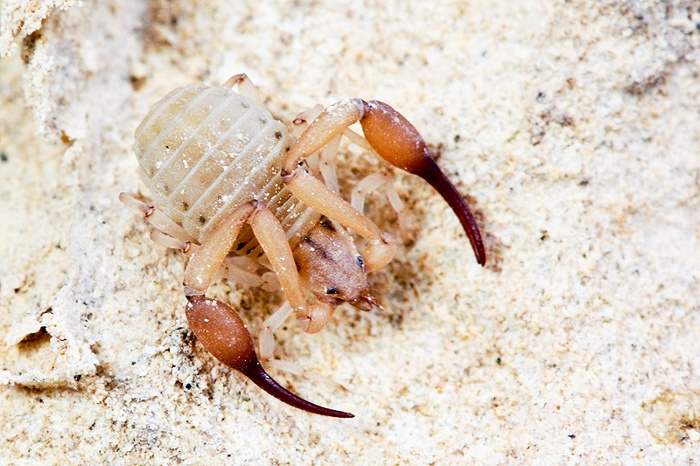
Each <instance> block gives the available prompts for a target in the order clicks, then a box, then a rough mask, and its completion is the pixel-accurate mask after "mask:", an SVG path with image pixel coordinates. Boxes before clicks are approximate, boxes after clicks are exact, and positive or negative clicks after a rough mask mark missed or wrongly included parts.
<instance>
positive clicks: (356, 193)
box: [350, 172, 408, 237]
mask: <svg viewBox="0 0 700 466" xmlns="http://www.w3.org/2000/svg"><path fill="white" fill-rule="evenodd" d="M381 187H384V192H385V193H386V197H387V199H388V200H389V205H391V208H392V209H394V212H396V216H397V217H398V220H399V231H400V232H401V235H402V236H403V237H405V236H406V232H407V231H408V228H407V227H406V218H405V216H404V205H403V202H401V198H399V195H398V194H397V193H396V190H395V189H394V184H393V183H392V182H391V178H390V177H389V175H387V174H386V173H384V172H377V173H372V174H371V175H369V176H367V177H365V178H363V179H362V180H360V182H359V183H357V184H356V185H355V187H354V188H353V189H352V192H351V194H350V203H351V204H352V206H353V207H354V208H355V209H357V211H358V212H363V213H364V208H365V196H366V195H367V194H370V193H371V192H372V191H375V190H376V189H379V188H381Z"/></svg>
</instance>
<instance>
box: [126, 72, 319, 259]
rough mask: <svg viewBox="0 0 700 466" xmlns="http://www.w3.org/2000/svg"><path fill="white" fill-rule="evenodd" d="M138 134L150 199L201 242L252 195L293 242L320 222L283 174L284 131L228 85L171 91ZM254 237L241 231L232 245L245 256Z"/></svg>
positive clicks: (140, 126)
mask: <svg viewBox="0 0 700 466" xmlns="http://www.w3.org/2000/svg"><path fill="white" fill-rule="evenodd" d="M135 138H136V143H135V145H134V150H135V152H136V156H137V158H138V160H139V165H140V168H141V170H140V172H141V178H142V179H143V181H144V183H145V184H146V186H148V188H149V189H150V191H151V196H152V197H153V201H154V204H155V205H156V206H157V207H158V208H159V209H162V210H163V211H164V212H165V213H166V214H167V215H168V216H169V217H170V218H171V219H173V220H174V221H175V222H177V223H178V224H180V225H182V227H183V228H184V229H185V230H186V231H187V232H188V233H189V234H190V236H192V237H193V238H195V239H197V240H198V242H199V243H201V242H202V241H204V240H205V239H206V238H207V237H208V235H209V234H210V232H211V231H212V229H213V228H214V227H216V225H217V224H218V223H219V222H220V221H221V219H222V218H223V217H224V216H225V215H226V214H227V213H229V212H231V211H232V210H233V209H235V208H236V207H238V206H240V205H242V204H244V203H245V202H248V201H250V200H252V199H257V200H259V201H261V202H263V203H264V204H265V205H267V206H268V207H269V208H270V209H271V210H272V212H273V213H274V214H275V216H276V217H277V219H278V220H279V221H280V222H281V223H282V226H283V227H284V229H285V231H286V232H287V237H288V238H290V239H291V241H292V245H294V244H296V243H297V242H298V240H299V238H300V236H301V235H303V234H305V233H306V232H307V231H308V230H309V229H310V228H311V227H313V226H314V224H315V223H316V222H317V221H318V214H316V213H314V212H313V211H311V210H310V209H306V207H305V206H304V205H303V204H301V203H300V202H299V201H298V200H296V198H294V197H292V195H291V193H290V192H289V191H288V190H287V188H286V187H285V186H284V183H283V182H282V178H281V177H280V174H279V172H280V167H281V165H282V162H283V160H284V155H285V153H286V152H287V148H288V144H289V141H288V134H287V128H286V127H285V126H284V125H283V124H282V123H280V122H279V121H277V120H275V119H274V118H273V117H272V115H270V112H268V111H267V110H266V109H265V108H263V107H259V106H256V105H255V104H253V102H252V101H251V100H250V99H248V98H247V97H245V96H242V95H240V94H238V93H236V92H234V91H233V90H231V89H229V88H225V87H210V86H205V85H202V84H192V85H189V86H185V87H181V88H178V89H175V90H174V91H172V92H171V93H169V94H168V95H166V96H165V97H164V98H163V99H162V100H160V101H159V102H157V103H156V104H155V105H153V107H151V110H150V111H149V113H148V115H146V118H144V120H143V121H142V122H141V124H140V125H139V127H138V128H137V129H136V133H135ZM251 240H252V233H251V231H250V229H249V228H246V229H245V230H244V231H243V232H241V235H240V237H239V242H238V243H237V246H236V247H235V248H234V249H235V250H237V251H238V253H239V254H247V253H248V252H249V251H250V250H251V249H252V248H254V247H255V246H256V244H257V243H256V242H255V241H252V242H251ZM242 243H249V244H246V246H245V247H244V246H242Z"/></svg>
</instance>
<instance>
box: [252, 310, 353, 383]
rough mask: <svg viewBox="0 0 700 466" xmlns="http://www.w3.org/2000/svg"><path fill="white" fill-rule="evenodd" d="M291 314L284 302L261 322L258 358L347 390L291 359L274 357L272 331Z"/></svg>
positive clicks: (268, 365)
mask: <svg viewBox="0 0 700 466" xmlns="http://www.w3.org/2000/svg"><path fill="white" fill-rule="evenodd" d="M291 314H292V308H291V306H289V303H284V304H283V305H282V306H280V308H279V309H277V310H276V311H275V312H274V313H273V314H272V315H271V316H270V317H268V318H267V319H265V322H263V330H262V332H261V333H260V339H259V350H260V359H262V361H263V362H264V363H265V365H266V366H267V367H273V368H275V369H278V370H283V371H286V372H290V373H292V374H294V375H299V376H301V377H305V378H307V379H309V380H314V381H317V382H323V383H325V384H328V385H332V386H333V387H335V388H342V389H343V390H347V389H346V388H345V387H343V386H342V385H340V384H339V383H336V382H334V381H332V380H331V379H329V378H327V377H324V376H322V375H321V374H317V373H316V372H312V371H309V370H306V369H304V367H303V366H302V365H301V364H298V363H296V362H291V361H282V360H280V359H275V357H274V351H275V337H274V333H275V331H276V330H277V329H278V328H280V327H281V326H282V324H283V323H284V321H285V320H287V319H288V318H289V316H290V315H291Z"/></svg>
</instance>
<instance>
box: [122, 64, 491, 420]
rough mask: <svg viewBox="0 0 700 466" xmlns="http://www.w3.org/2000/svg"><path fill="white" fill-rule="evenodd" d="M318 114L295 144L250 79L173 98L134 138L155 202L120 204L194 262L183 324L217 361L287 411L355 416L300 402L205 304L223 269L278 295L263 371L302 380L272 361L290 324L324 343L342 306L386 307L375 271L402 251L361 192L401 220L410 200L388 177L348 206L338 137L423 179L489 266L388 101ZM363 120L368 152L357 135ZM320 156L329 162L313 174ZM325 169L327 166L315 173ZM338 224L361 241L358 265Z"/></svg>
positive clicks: (241, 333)
mask: <svg viewBox="0 0 700 466" xmlns="http://www.w3.org/2000/svg"><path fill="white" fill-rule="evenodd" d="M235 85H237V86H238V92H235V91H233V89H232V88H233V87H234V86H235ZM312 113H315V114H317V116H316V115H314V116H316V118H315V119H313V121H312V122H311V123H310V124H309V125H308V127H307V128H306V129H305V131H304V132H303V133H302V135H301V136H300V137H299V138H298V139H297V140H296V141H293V140H291V138H290V137H289V136H288V134H287V129H286V127H285V126H284V125H283V124H282V123H280V122H279V121H277V120H275V119H274V118H273V117H272V116H271V115H270V113H269V112H268V111H267V110H266V109H265V108H264V107H263V106H262V103H261V102H260V99H259V97H258V95H257V91H256V90H255V87H254V86H253V85H252V83H251V82H250V80H249V79H248V78H247V77H246V76H245V75H236V76H234V77H232V78H231V79H230V80H229V81H227V82H226V83H225V84H224V85H223V86H206V85H202V84H193V85H190V86H186V87H182V88H178V89H176V90H174V91H172V92H171V93H170V94H168V95H167V96H166V97H164V98H163V99H162V100H161V101H159V102H158V103H156V104H155V105H154V106H153V107H152V108H151V110H150V112H149V113H148V115H147V116H146V118H145V119H144V120H143V122H142V123H141V125H140V126H139V127H138V129H137V130H136V134H135V138H136V143H135V146H134V149H135V152H136V155H137V157H138V160H139V166H140V173H141V177H142V179H143V181H144V182H145V184H146V185H147V187H148V188H149V190H150V193H151V196H152V197H153V205H149V204H146V203H144V202H142V201H140V200H138V199H137V198H136V197H134V196H131V195H129V194H125V193H122V195H121V196H120V199H121V200H122V202H124V203H125V204H126V205H128V206H129V207H131V208H134V209H136V210H138V211H139V212H141V213H142V214H144V216H145V217H146V218H147V219H148V220H149V222H150V223H151V224H152V225H153V226H154V227H155V230H154V231H153V235H152V236H153V238H154V239H155V240H156V241H157V242H158V243H159V244H162V245H164V246H167V247H172V248H179V249H181V250H182V251H183V252H185V253H186V254H188V255H190V256H191V257H190V259H189V262H188V264H187V268H186V270H185V277H184V281H183V285H184V289H185V295H186V297H187V299H188V305H187V308H186V315H187V320H188V323H189V324H190V327H191V328H192V331H193V332H194V334H195V335H196V337H197V338H198V339H199V340H200V342H201V343H202V344H203V346H204V347H205V348H206V349H207V350H208V351H210V352H211V353H212V354H213V355H214V356H215V357H216V358H217V359H219V360H220V361H222V362H223V363H225V364H227V365H229V366H230V367H233V368H234V369H236V370H238V371H240V372H242V373H243V374H245V375H246V376H247V377H248V378H250V379H251V380H252V381H253V382H255V383H256V384H257V385H258V386H260V387H261V388H262V389H264V390H265V391H267V392H268V393H270V394H271V395H273V396H275V397H276V398H278V399H280V400H282V401H284V402H285V403H288V404H290V405H292V406H295V407H297V408H300V409H304V410H306V411H309V412H313V413H317V414H322V415H327V416H335V417H352V414H349V413H344V412H341V411H336V410H332V409H329V408H324V407H321V406H318V405H315V404H313V403H310V402H308V401H306V400H304V399H302V398H299V397H298V396H296V395H294V394H292V393H291V392H289V391H287V390H286V389H284V388H283V387H281V386H280V385H279V384H277V383H276V382H275V381H274V380H273V379H272V378H271V377H270V376H269V375H268V374H267V373H266V372H265V370H264V369H263V368H262V365H261V364H260V362H259V359H258V356H257V354H256V351H255V347H254V344H253V340H252V337H251V335H250V334H249V332H248V330H247V328H246V325H245V324H244V323H243V321H242V320H241V318H240V317H239V316H238V315H237V314H236V312H235V311H234V310H233V309H231V308H230V307H229V306H228V305H226V304H224V303H223V302H221V301H219V300H216V299H211V298H207V297H206V296H205V293H206V290H207V288H208V287H209V285H210V284H211V282H212V281H213V280H214V279H215V275H216V274H217V272H218V271H219V270H220V269H222V270H223V273H224V276H226V277H228V278H231V279H233V280H235V281H238V282H241V283H245V284H249V285H255V286H262V287H264V288H265V289H274V288H276V287H277V286H281V288H282V290H283V292H284V294H285V297H286V299H287V303H285V305H283V306H282V307H281V308H280V309H279V310H278V311H277V312H275V313H274V314H273V315H271V316H270V317H269V318H268V319H267V320H266V321H265V323H264V330H263V331H262V333H261V335H260V338H259V353H260V358H261V359H262V360H263V361H265V362H266V364H268V365H271V366H273V367H277V368H282V369H287V370H291V371H293V372H297V373H299V372H302V370H301V369H300V367H298V366H297V365H295V364H293V363H288V362H284V361H277V360H274V359H273V349H274V337H273V332H274V331H275V329H277V328H278V327H279V326H280V325H282V323H283V321H284V320H285V319H286V318H287V317H288V316H289V315H290V314H291V313H294V315H295V317H296V320H297V323H298V324H299V326H300V327H301V328H302V329H303V330H304V331H306V332H308V333H315V332H318V331H319V330H321V329H322V328H323V327H324V326H325V325H326V324H327V323H328V321H329V320H330V317H331V315H332V313H333V310H334V309H335V307H336V306H337V305H338V304H339V303H341V302H343V301H345V302H349V303H351V304H353V305H354V306H355V307H357V308H358V309H362V310H370V309H371V308H372V307H374V306H377V305H378V302H377V301H376V299H375V298H374V297H373V296H372V295H371V293H370V290H369V284H368V282H367V274H368V273H369V272H372V271H374V270H377V269H379V268H381V267H383V266H385V265H386V264H387V263H388V262H389V261H390V260H391V259H392V258H393V256H394V254H395V252H396V245H395V242H394V240H393V239H392V238H391V237H390V236H389V235H388V234H386V233H384V232H383V231H381V230H380V229H379V228H378V227H377V226H376V225H375V224H374V223H373V222H372V221H371V220H369V219H368V218H367V217H365V216H364V215H363V214H362V206H363V202H364V197H363V193H364V192H367V191H370V190H372V189H376V188H378V187H380V186H382V185H384V186H385V187H386V189H387V193H388V195H389V199H390V201H391V204H392V206H394V208H395V209H396V210H400V208H401V202H400V200H398V197H397V196H396V194H395V193H394V192H393V188H391V184H390V183H387V182H386V181H387V180H386V179H385V177H384V176H383V175H381V174H374V175H370V176H369V177H367V178H366V179H365V180H362V181H361V182H360V183H358V187H357V188H356V189H355V191H354V192H353V195H352V198H353V199H352V204H350V203H348V202H347V201H345V200H343V198H342V197H340V195H339V194H338V192H337V191H338V190H337V180H336V179H335V172H334V169H333V161H332V158H333V156H334V155H335V148H336V147H337V143H338V141H339V139H340V137H341V136H342V135H343V134H345V135H347V136H349V137H351V138H352V139H354V140H356V141H358V142H360V143H361V144H362V143H364V144H366V143H369V147H371V148H372V149H373V150H374V151H375V152H376V153H377V154H378V155H379V156H380V157H381V158H383V159H384V160H386V161H388V162H389V163H391V164H392V165H394V166H396V167H399V168H401V169H403V170H406V171H408V172H410V173H413V174H416V175H418V176H421V177H422V178H423V179H425V180H426V181H428V182H429V183H430V184H431V185H432V186H433V187H435V188H436V189H437V191H438V192H439V193H440V194H441V195H442V196H443V198H445V200H446V201H447V202H448V204H449V205H450V207H451V208H452V209H453V211H454V212H455V214H456V215H457V216H458V218H459V220H460V222H461V223H462V226H463V227H464V230H465V232H466V233H467V236H468V238H469V240H470V242H471V244H472V248H473V250H474V253H475V255H476V258H477V261H478V262H479V263H480V264H482V265H483V264H484V262H485V253H484V246H483V243H482V241H481V237H480V234H479V230H478V228H477V226H476V222H475V221H474V219H473V218H472V215H471V213H470V212H469V209H468V208H467V206H466V204H465V203H464V201H463V199H462V197H461V196H460V195H459V193H458V192H457V190H456V189H455V187H454V186H453V185H452V183H450V182H449V181H448V180H447V178H446V177H445V176H444V174H443V173H442V172H441V171H440V169H439V168H438V166H437V165H436V164H435V162H434V161H433V158H432V155H431V153H430V150H429V149H428V147H427V146H426V144H425V142H424V141H423V139H422V137H421V136H420V134H419V133H418V132H417V131H416V129H415V128H414V127H413V126H412V125H411V124H410V123H409V122H408V121H407V120H406V119H405V118H404V117H403V116H401V115H400V114H399V113H398V112H396V111H395V110H394V109H393V108H391V107H390V106H388V105H387V104H384V103H382V102H378V101H369V102H367V101H364V100H360V99H346V100H342V101H340V102H338V103H336V104H334V105H332V106H330V107H328V108H327V109H325V110H323V111H322V112H320V113H319V112H318V111H316V112H313V111H309V112H307V114H306V116H308V115H311V114H312ZM308 119H309V120H311V119H312V118H310V117H309V118H308ZM306 120H307V117H305V116H304V114H300V117H298V118H297V120H295V123H296V124H303V125H306ZM356 122H359V123H360V124H361V126H362V129H363V133H364V137H365V139H366V142H365V141H363V140H362V139H361V137H359V136H358V135H357V134H355V133H353V132H351V131H349V130H348V127H349V126H350V125H352V124H353V123H356ZM315 154H320V155H318V156H316V155H315ZM311 157H317V158H318V159H320V161H318V160H317V161H316V162H315V163H307V159H309V160H311ZM316 163H318V164H319V165H318V167H320V168H315V167H312V166H311V165H315V164H316ZM343 227H345V228H349V229H351V230H352V231H354V232H355V233H356V234H357V235H359V236H360V237H362V238H363V239H364V240H365V242H366V245H365V247H364V249H363V251H362V254H360V253H358V251H357V249H356V247H355V244H354V242H353V240H352V238H351V237H350V235H348V234H347V233H346V232H345V230H344V229H343ZM272 272H274V273H272Z"/></svg>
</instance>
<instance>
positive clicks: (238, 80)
mask: <svg viewBox="0 0 700 466" xmlns="http://www.w3.org/2000/svg"><path fill="white" fill-rule="evenodd" d="M221 86H222V87H230V88H233V87H235V86H238V93H239V94H240V95H243V96H246V97H248V98H249V99H250V100H251V101H252V102H253V104H254V105H256V106H258V107H264V106H265V104H263V101H262V99H261V98H260V93H258V88H257V87H256V86H255V84H253V81H251V80H250V78H249V77H248V75H247V74H245V73H240V74H234V75H233V76H231V77H230V78H228V79H227V80H226V82H225V83H223V84H222V85H221Z"/></svg>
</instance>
